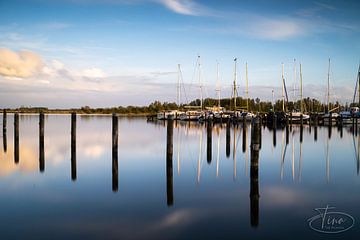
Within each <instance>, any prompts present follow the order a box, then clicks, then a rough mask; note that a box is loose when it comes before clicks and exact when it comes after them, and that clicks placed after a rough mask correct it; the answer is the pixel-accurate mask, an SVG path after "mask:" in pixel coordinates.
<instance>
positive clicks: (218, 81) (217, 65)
mask: <svg viewBox="0 0 360 240" xmlns="http://www.w3.org/2000/svg"><path fill="white" fill-rule="evenodd" d="M219 75H220V74H219V62H218V61H216V83H217V88H216V92H217V97H218V107H219V108H220V107H221V104H220V97H221V96H220V76H219Z"/></svg>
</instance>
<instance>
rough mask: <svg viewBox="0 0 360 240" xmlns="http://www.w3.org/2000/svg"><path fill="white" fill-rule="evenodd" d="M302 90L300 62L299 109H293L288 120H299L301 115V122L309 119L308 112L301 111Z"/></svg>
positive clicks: (295, 121)
mask: <svg viewBox="0 0 360 240" xmlns="http://www.w3.org/2000/svg"><path fill="white" fill-rule="evenodd" d="M303 106H304V105H303V91H302V68H301V63H300V111H293V112H292V113H291V115H290V116H289V120H290V121H292V122H293V123H297V122H301V117H302V120H303V122H307V121H309V119H310V116H309V115H308V114H304V113H303V112H304V111H303V110H304V109H303Z"/></svg>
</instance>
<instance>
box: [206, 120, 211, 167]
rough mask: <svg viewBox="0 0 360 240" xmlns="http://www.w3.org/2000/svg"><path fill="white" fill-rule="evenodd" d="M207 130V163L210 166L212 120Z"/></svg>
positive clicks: (209, 121)
mask: <svg viewBox="0 0 360 240" xmlns="http://www.w3.org/2000/svg"><path fill="white" fill-rule="evenodd" d="M206 130H207V133H206V135H207V144H206V157H207V163H208V164H210V163H211V158H212V122H211V119H210V118H209V119H208V122H207V128H206Z"/></svg>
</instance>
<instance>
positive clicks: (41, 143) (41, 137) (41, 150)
mask: <svg viewBox="0 0 360 240" xmlns="http://www.w3.org/2000/svg"><path fill="white" fill-rule="evenodd" d="M39 170H40V172H44V170H45V150H44V113H40V114H39Z"/></svg>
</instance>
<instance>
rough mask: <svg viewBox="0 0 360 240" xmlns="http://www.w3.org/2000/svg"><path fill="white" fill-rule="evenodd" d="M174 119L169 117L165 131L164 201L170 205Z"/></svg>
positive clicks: (172, 195)
mask: <svg viewBox="0 0 360 240" xmlns="http://www.w3.org/2000/svg"><path fill="white" fill-rule="evenodd" d="M173 125H174V121H173V119H172V118H171V117H170V118H168V121H167V131H166V202H167V205H168V206H169V207H170V206H172V205H173V204H174V190H173V128H174V126H173Z"/></svg>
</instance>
